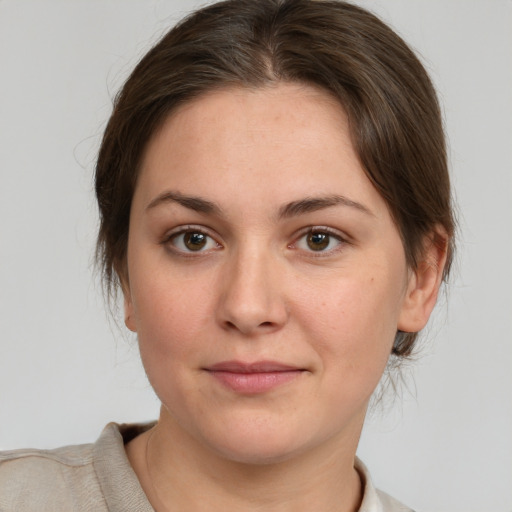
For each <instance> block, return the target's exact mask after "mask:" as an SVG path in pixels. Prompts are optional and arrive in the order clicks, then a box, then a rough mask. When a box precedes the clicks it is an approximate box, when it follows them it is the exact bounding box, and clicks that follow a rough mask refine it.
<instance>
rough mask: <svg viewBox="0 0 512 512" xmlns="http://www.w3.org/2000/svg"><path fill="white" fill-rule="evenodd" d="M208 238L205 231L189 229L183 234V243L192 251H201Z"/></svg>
mask: <svg viewBox="0 0 512 512" xmlns="http://www.w3.org/2000/svg"><path fill="white" fill-rule="evenodd" d="M207 238H208V237H207V236H206V235H205V234H204V233H194V232H193V231H189V232H187V233H185V234H184V235H183V243H184V244H185V247H186V248H187V249H189V250H190V251H200V250H201V249H203V248H204V247H205V246H206V242H207Z"/></svg>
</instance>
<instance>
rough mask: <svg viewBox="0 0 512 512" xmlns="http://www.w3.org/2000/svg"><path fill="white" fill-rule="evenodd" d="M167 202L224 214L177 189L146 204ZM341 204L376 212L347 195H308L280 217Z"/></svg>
mask: <svg viewBox="0 0 512 512" xmlns="http://www.w3.org/2000/svg"><path fill="white" fill-rule="evenodd" d="M167 203H178V204H180V205H181V206H183V207H185V208H188V209H189V210H194V211H196V212H199V213H205V214H215V215H219V216H221V215H222V209H221V208H220V207H219V206H218V205H217V204H216V203H214V202H212V201H208V200H207V199H203V198H201V197H197V196H188V195H185V194H182V193H181V192H177V191H168V192H164V193H163V194H160V195H158V196H157V197H155V199H153V200H152V201H151V202H150V203H149V204H148V205H147V206H146V208H145V210H146V211H147V210H151V209H153V208H156V207H157V206H160V205H162V204H167ZM339 205H341V206H346V207H349V208H355V209H356V210H359V211H360V212H362V213H365V214H367V215H371V216H374V213H373V212H372V211H371V210H370V209H369V208H367V207H366V206H364V205H363V204H361V203H358V202H357V201H353V200H352V199H348V198H347V197H345V196H340V195H331V196H325V197H306V198H304V199H299V200H297V201H292V202H290V203H287V204H285V205H283V206H282V207H281V208H280V209H279V212H278V218H280V219H284V218H290V217H296V216H298V215H304V214H306V213H311V212H315V211H318V210H323V209H325V208H330V207H332V206H339Z"/></svg>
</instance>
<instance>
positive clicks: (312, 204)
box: [279, 195, 375, 219]
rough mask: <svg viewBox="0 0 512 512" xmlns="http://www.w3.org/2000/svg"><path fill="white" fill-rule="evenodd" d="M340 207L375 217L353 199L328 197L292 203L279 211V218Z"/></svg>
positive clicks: (335, 196) (311, 198)
mask: <svg viewBox="0 0 512 512" xmlns="http://www.w3.org/2000/svg"><path fill="white" fill-rule="evenodd" d="M338 205H341V206H347V207H349V208H355V209H356V210H359V211H360V212H363V213H365V214H367V215H371V216H375V215H374V213H373V212H372V211H371V210H370V209H369V208H367V207H366V206H364V205H363V204H361V203H358V202H357V201H352V199H348V198H347V197H345V196H339V195H332V196H326V197H307V198H305V199H300V200H298V201H292V202H291V203H288V204H286V205H284V206H283V207H282V208H280V209H279V218H281V219H282V218H289V217H295V216H297V215H304V214H306V213H311V212H316V211H318V210H323V209H324V208H330V207H331V206H338Z"/></svg>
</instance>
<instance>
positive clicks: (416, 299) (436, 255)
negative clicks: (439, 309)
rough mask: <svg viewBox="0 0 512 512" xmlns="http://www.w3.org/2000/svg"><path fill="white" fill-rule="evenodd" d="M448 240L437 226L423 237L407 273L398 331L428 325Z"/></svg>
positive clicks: (440, 278) (414, 330) (443, 231)
mask: <svg viewBox="0 0 512 512" xmlns="http://www.w3.org/2000/svg"><path fill="white" fill-rule="evenodd" d="M448 239H449V238H448V235H447V234H446V232H445V230H444V229H443V228H442V227H440V226H436V228H435V229H434V230H433V231H432V232H431V233H430V234H429V235H427V236H426V237H425V240H424V244H423V246H424V249H423V251H422V254H421V259H420V261H419V262H418V265H417V268H415V269H411V270H410V275H409V279H408V283H407V290H406V294H405V298H404V302H403V304H402V309H401V312H400V316H399V321H398V326H397V328H398V330H400V331H404V332H418V331H420V330H421V329H423V327H425V325H426V324H427V322H428V319H429V317H430V314H431V313H432V310H433V309H434V306H435V304H436V301H437V295H438V292H439V288H440V286H441V282H442V280H443V271H444V267H445V264H446V258H447V251H448Z"/></svg>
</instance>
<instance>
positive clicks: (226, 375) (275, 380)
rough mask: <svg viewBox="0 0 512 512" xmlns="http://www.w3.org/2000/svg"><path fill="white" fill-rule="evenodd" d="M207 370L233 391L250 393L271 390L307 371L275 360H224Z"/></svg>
mask: <svg viewBox="0 0 512 512" xmlns="http://www.w3.org/2000/svg"><path fill="white" fill-rule="evenodd" d="M205 370H206V371H207V372H208V373H209V374H210V375H211V376H212V377H213V378H214V379H215V380H217V381H218V382H219V383H220V384H222V385H223V386H224V387H227V388H228V389H230V390H231V391H235V392H237V393H242V394H250V395H251V394H259V393H265V392H268V391H271V390H273V389H275V388H277V387H280V386H282V385H284V384H287V383H289V382H291V381H293V380H295V379H297V378H298V377H300V376H301V375H302V374H303V373H304V372H305V371H306V370H305V369H304V368H298V367H295V366H289V365H286V364H282V363H279V362H275V361H257V362H254V363H244V362H241V361H223V362H221V363H216V364H214V365H212V366H209V367H207V368H205Z"/></svg>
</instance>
